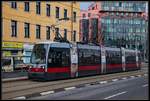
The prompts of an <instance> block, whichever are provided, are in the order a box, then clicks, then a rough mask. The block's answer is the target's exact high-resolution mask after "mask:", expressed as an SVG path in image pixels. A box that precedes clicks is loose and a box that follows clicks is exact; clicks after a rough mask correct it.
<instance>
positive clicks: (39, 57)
mask: <svg viewBox="0 0 150 101" xmlns="http://www.w3.org/2000/svg"><path fill="white" fill-rule="evenodd" d="M47 49H48V44H36V45H35V46H34V48H33V51H32V55H31V63H33V64H45V63H46V53H47Z"/></svg>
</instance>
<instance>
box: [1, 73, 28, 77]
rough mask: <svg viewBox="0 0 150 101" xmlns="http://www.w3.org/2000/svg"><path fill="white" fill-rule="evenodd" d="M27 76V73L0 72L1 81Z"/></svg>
mask: <svg viewBox="0 0 150 101" xmlns="http://www.w3.org/2000/svg"><path fill="white" fill-rule="evenodd" d="M27 74H28V72H27V71H14V72H1V77H2V79H7V78H17V77H26V76H27Z"/></svg>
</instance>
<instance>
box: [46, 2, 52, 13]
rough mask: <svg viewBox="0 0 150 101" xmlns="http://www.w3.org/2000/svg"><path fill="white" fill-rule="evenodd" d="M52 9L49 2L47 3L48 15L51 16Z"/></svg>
mask: <svg viewBox="0 0 150 101" xmlns="http://www.w3.org/2000/svg"><path fill="white" fill-rule="evenodd" d="M50 10H51V6H50V5H49V4H47V5H46V15H47V16H50V13H51V11H50Z"/></svg>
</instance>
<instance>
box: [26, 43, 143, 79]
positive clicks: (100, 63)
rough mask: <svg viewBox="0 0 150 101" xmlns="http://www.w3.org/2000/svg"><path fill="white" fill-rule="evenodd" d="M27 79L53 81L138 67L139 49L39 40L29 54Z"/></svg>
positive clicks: (139, 62)
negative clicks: (29, 62) (29, 63)
mask: <svg viewBox="0 0 150 101" xmlns="http://www.w3.org/2000/svg"><path fill="white" fill-rule="evenodd" d="M31 64H32V65H31V66H30V68H29V71H28V78H29V79H42V80H56V79H67V78H68V79H69V78H76V77H83V76H91V75H100V74H107V73H116V72H125V71H131V70H139V69H140V68H141V55H140V51H138V50H129V49H125V48H110V47H102V46H99V45H95V44H91V43H88V44H84V43H79V42H77V43H67V42H40V43H37V44H35V45H34V48H33V50H32V55H31Z"/></svg>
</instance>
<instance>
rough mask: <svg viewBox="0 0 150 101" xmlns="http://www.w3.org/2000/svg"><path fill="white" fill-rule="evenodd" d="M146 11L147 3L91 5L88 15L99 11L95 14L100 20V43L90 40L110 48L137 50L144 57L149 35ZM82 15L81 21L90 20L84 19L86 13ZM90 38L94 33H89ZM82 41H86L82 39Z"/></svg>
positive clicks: (102, 3)
mask: <svg viewBox="0 0 150 101" xmlns="http://www.w3.org/2000/svg"><path fill="white" fill-rule="evenodd" d="M145 9H146V2H145V1H138V2H137V1H101V2H96V3H93V4H91V5H90V6H89V9H88V10H87V13H88V12H91V13H92V14H94V13H95V11H98V12H97V14H94V15H95V16H97V17H95V18H97V19H98V24H97V25H98V27H97V31H96V32H98V37H96V38H97V40H98V41H97V40H95V39H89V40H90V41H91V40H95V41H96V42H98V43H100V44H103V45H105V46H109V47H125V48H131V49H135V48H137V49H139V50H141V51H142V56H143V55H144V43H145V38H146V33H147V25H146V19H145V17H144V16H143V15H144V13H145ZM81 14H82V16H81V17H82V18H81V20H82V19H85V18H86V19H90V18H88V16H86V17H83V15H85V14H86V13H84V12H81ZM92 14H91V15H92ZM80 22H81V21H80ZM81 23H82V22H81ZM89 23H91V22H89ZM80 25H81V24H80ZM82 30H84V29H82ZM82 30H80V36H81V37H83V36H84V34H83V33H82ZM90 30H94V28H93V29H90ZM89 32H90V31H89ZM89 36H93V35H92V33H89ZM80 41H84V40H83V39H82V38H81V40H80Z"/></svg>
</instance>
